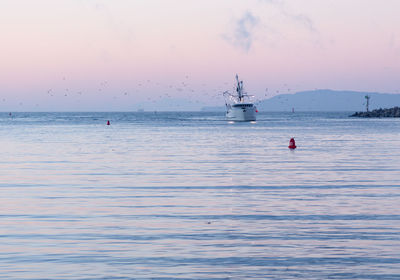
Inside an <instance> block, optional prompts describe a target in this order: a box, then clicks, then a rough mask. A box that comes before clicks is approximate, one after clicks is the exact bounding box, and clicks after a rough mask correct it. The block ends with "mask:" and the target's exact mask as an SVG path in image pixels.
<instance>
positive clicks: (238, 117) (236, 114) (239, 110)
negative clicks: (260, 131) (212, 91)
mask: <svg viewBox="0 0 400 280" xmlns="http://www.w3.org/2000/svg"><path fill="white" fill-rule="evenodd" d="M226 118H227V119H229V120H232V121H238V122H250V121H255V120H256V108H255V107H254V106H252V107H231V108H228V110H227V112H226Z"/></svg>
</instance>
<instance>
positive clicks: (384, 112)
mask: <svg viewBox="0 0 400 280" xmlns="http://www.w3.org/2000/svg"><path fill="white" fill-rule="evenodd" d="M350 117H360V118H400V108H399V107H397V106H396V107H394V108H390V109H376V110H373V111H370V112H356V113H354V114H353V115H351V116H350Z"/></svg>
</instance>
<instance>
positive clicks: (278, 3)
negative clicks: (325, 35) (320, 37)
mask: <svg viewBox="0 0 400 280" xmlns="http://www.w3.org/2000/svg"><path fill="white" fill-rule="evenodd" d="M259 1H260V2H262V3H266V4H270V5H273V6H274V7H275V8H276V9H277V10H278V11H279V13H280V14H281V15H282V16H284V17H285V18H288V19H289V20H291V21H293V22H294V23H299V24H300V25H301V26H302V27H303V28H306V29H307V30H308V31H310V32H317V29H316V28H315V25H314V22H313V20H312V19H311V18H310V17H309V16H308V15H306V14H301V13H300V14H298V13H294V12H291V11H289V10H288V8H287V6H286V3H285V1H284V0H259Z"/></svg>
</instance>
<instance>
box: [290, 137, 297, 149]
mask: <svg viewBox="0 0 400 280" xmlns="http://www.w3.org/2000/svg"><path fill="white" fill-rule="evenodd" d="M289 149H292V150H294V149H296V142H295V141H294V138H290V141H289Z"/></svg>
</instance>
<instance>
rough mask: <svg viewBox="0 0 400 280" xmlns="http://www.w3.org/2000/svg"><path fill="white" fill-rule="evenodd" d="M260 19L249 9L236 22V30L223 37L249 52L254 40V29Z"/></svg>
mask: <svg viewBox="0 0 400 280" xmlns="http://www.w3.org/2000/svg"><path fill="white" fill-rule="evenodd" d="M259 22H260V20H259V19H258V18H257V17H256V16H254V15H253V14H252V13H251V12H249V11H247V12H245V13H244V15H243V16H242V17H241V18H239V19H237V20H236V21H235V23H234V30H233V32H232V34H230V35H223V38H224V39H225V40H226V41H228V42H229V43H231V44H232V45H233V46H235V47H237V48H240V49H242V50H244V51H246V52H248V51H249V50H250V48H251V46H252V44H253V41H254V31H255V29H256V27H257V25H258V24H259Z"/></svg>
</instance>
